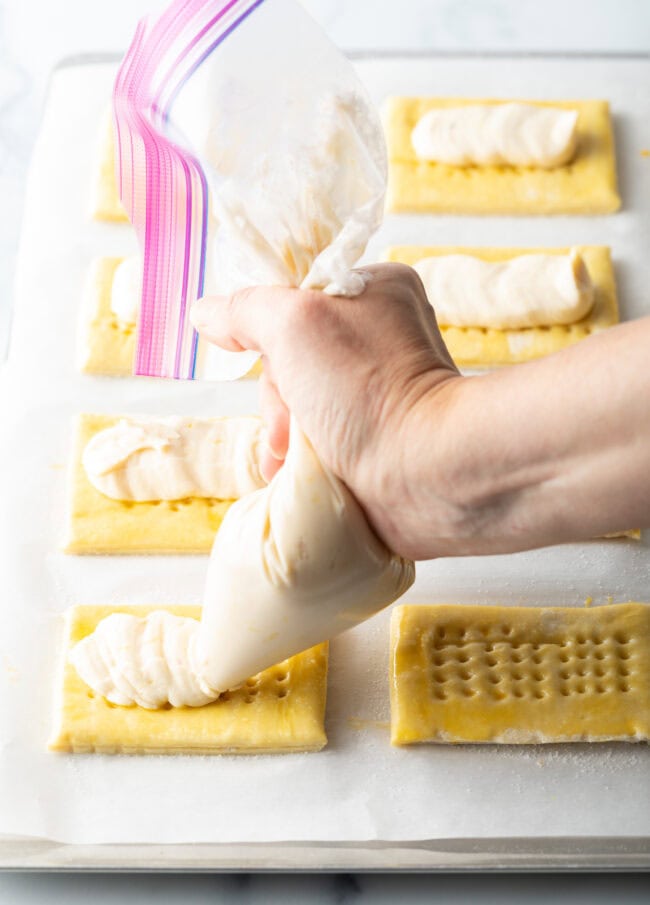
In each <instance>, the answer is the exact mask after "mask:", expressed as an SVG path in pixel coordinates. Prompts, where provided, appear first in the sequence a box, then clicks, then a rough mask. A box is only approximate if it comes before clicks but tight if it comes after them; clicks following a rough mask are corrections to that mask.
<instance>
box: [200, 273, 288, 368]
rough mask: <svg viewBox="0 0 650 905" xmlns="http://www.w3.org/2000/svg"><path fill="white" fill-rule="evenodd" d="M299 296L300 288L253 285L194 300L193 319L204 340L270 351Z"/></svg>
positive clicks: (226, 346) (236, 348)
mask: <svg viewBox="0 0 650 905" xmlns="http://www.w3.org/2000/svg"><path fill="white" fill-rule="evenodd" d="M296 295H300V290H299V289H288V288H284V287H281V286H253V287H250V288H246V289H240V290H239V291H238V292H235V293H233V294H232V295H230V296H226V295H212V296H206V297H205V298H202V299H199V300H198V301H196V302H194V304H193V305H192V308H191V310H190V320H191V322H192V325H193V326H194V328H195V329H196V330H197V331H198V332H199V333H200V334H201V336H202V337H203V338H204V339H206V340H207V341H208V342H211V343H214V344H215V345H217V346H221V348H222V349H227V350H228V351H230V352H241V351H242V349H252V350H254V351H256V352H262V353H268V352H269V351H270V350H271V349H272V348H273V346H274V344H275V338H276V337H277V335H278V332H279V330H280V329H281V324H282V322H283V320H284V317H283V315H284V313H285V312H286V310H287V308H288V307H289V306H290V305H291V304H292V303H293V301H294V298H295V296H296Z"/></svg>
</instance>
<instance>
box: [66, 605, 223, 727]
mask: <svg viewBox="0 0 650 905" xmlns="http://www.w3.org/2000/svg"><path fill="white" fill-rule="evenodd" d="M199 626H200V623H199V622H197V621H196V620H195V619H186V618H183V617H179V616H174V615H172V614H171V613H168V612H164V611H156V612H153V613H149V614H148V615H147V616H145V617H137V616H133V615H131V614H128V613H112V614H111V615H110V616H107V617H106V618H105V619H102V621H101V622H100V624H99V625H98V626H97V628H96V629H95V631H94V632H93V633H92V635H89V636H88V637H86V638H84V639H83V640H82V641H80V642H79V643H78V644H76V645H75V646H74V648H73V649H72V650H71V651H70V655H69V656H70V662H71V663H72V665H73V666H74V667H75V669H76V670H77V672H78V673H79V675H80V676H81V678H82V679H83V680H84V682H86V684H87V685H89V686H90V687H91V688H92V689H93V690H94V691H95V692H97V694H100V695H103V697H105V698H106V699H107V700H108V701H111V702H112V703H113V704H122V705H129V704H137V705H138V706H140V707H145V708H146V709H147V710H155V709H157V708H159V707H163V706H164V705H165V704H167V703H169V704H172V705H173V706H174V707H202V706H203V705H204V704H209V703H210V702H211V701H214V700H215V699H216V698H217V697H218V696H219V693H218V692H217V691H214V690H213V689H211V688H209V687H208V686H206V685H204V684H203V683H202V681H201V679H200V677H199V675H198V671H197V669H196V667H195V665H194V662H193V657H194V647H195V644H196V637H197V633H198V630H199Z"/></svg>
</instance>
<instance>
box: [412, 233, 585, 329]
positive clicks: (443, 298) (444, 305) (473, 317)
mask: <svg viewBox="0 0 650 905" xmlns="http://www.w3.org/2000/svg"><path fill="white" fill-rule="evenodd" d="M415 270H416V271H417V272H418V274H419V275H420V278H421V280H422V283H423V284H424V288H425V290H426V293H427V297H428V299H429V301H430V302H431V304H432V305H433V308H434V310H435V313H436V318H437V320H438V323H439V324H440V325H442V326H455V327H493V328H496V329H518V328H525V327H540V326H553V325H554V324H572V323H575V322H576V321H579V320H581V319H582V318H583V317H585V316H586V315H587V314H588V313H589V311H591V309H592V307H593V304H594V286H593V283H592V281H591V278H590V276H589V271H588V270H587V266H586V264H585V262H584V259H583V258H582V256H581V255H580V253H579V252H578V251H577V250H575V249H573V250H572V251H571V252H570V253H569V254H561V255H552V254H527V255H518V256H517V257H514V258H510V259H509V260H506V261H483V260H481V259H480V258H476V257H473V256H471V255H463V254H457V255H440V256H437V255H436V256H432V257H429V258H423V259H422V260H421V261H418V262H417V263H416V264H415Z"/></svg>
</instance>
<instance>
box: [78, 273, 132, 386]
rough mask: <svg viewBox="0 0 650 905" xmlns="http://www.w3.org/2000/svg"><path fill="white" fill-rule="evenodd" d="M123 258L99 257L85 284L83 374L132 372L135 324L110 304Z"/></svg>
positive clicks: (82, 332) (107, 374)
mask: <svg viewBox="0 0 650 905" xmlns="http://www.w3.org/2000/svg"><path fill="white" fill-rule="evenodd" d="M122 261H123V258H97V259H96V260H94V261H93V262H92V264H91V267H90V273H89V274H88V280H87V285H86V294H87V298H86V310H85V311H84V319H83V323H82V330H81V334H80V337H79V346H80V349H79V367H80V369H81V371H82V372H83V373H84V374H103V375H106V376H110V377H128V376H130V375H131V374H132V373H133V358H134V356H135V324H125V323H122V322H121V321H120V320H119V319H118V317H117V316H116V315H115V314H114V312H113V309H112V308H111V290H112V288H113V278H114V276H115V271H116V270H117V268H118V266H119V265H120V263H121V262H122Z"/></svg>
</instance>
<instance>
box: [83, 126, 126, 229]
mask: <svg viewBox="0 0 650 905" xmlns="http://www.w3.org/2000/svg"><path fill="white" fill-rule="evenodd" d="M115 151H116V148H115V138H114V137H113V120H112V115H111V111H110V110H107V111H106V113H105V115H104V117H103V118H102V123H101V128H100V132H99V135H98V141H97V157H96V161H95V172H94V183H93V190H92V207H91V215H92V218H93V220H112V221H114V222H117V223H128V222H129V218H128V217H127V215H126V211H125V210H124V206H123V204H122V202H121V200H120V194H119V191H118V188H117V180H116V176H115V164H116V161H115Z"/></svg>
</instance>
